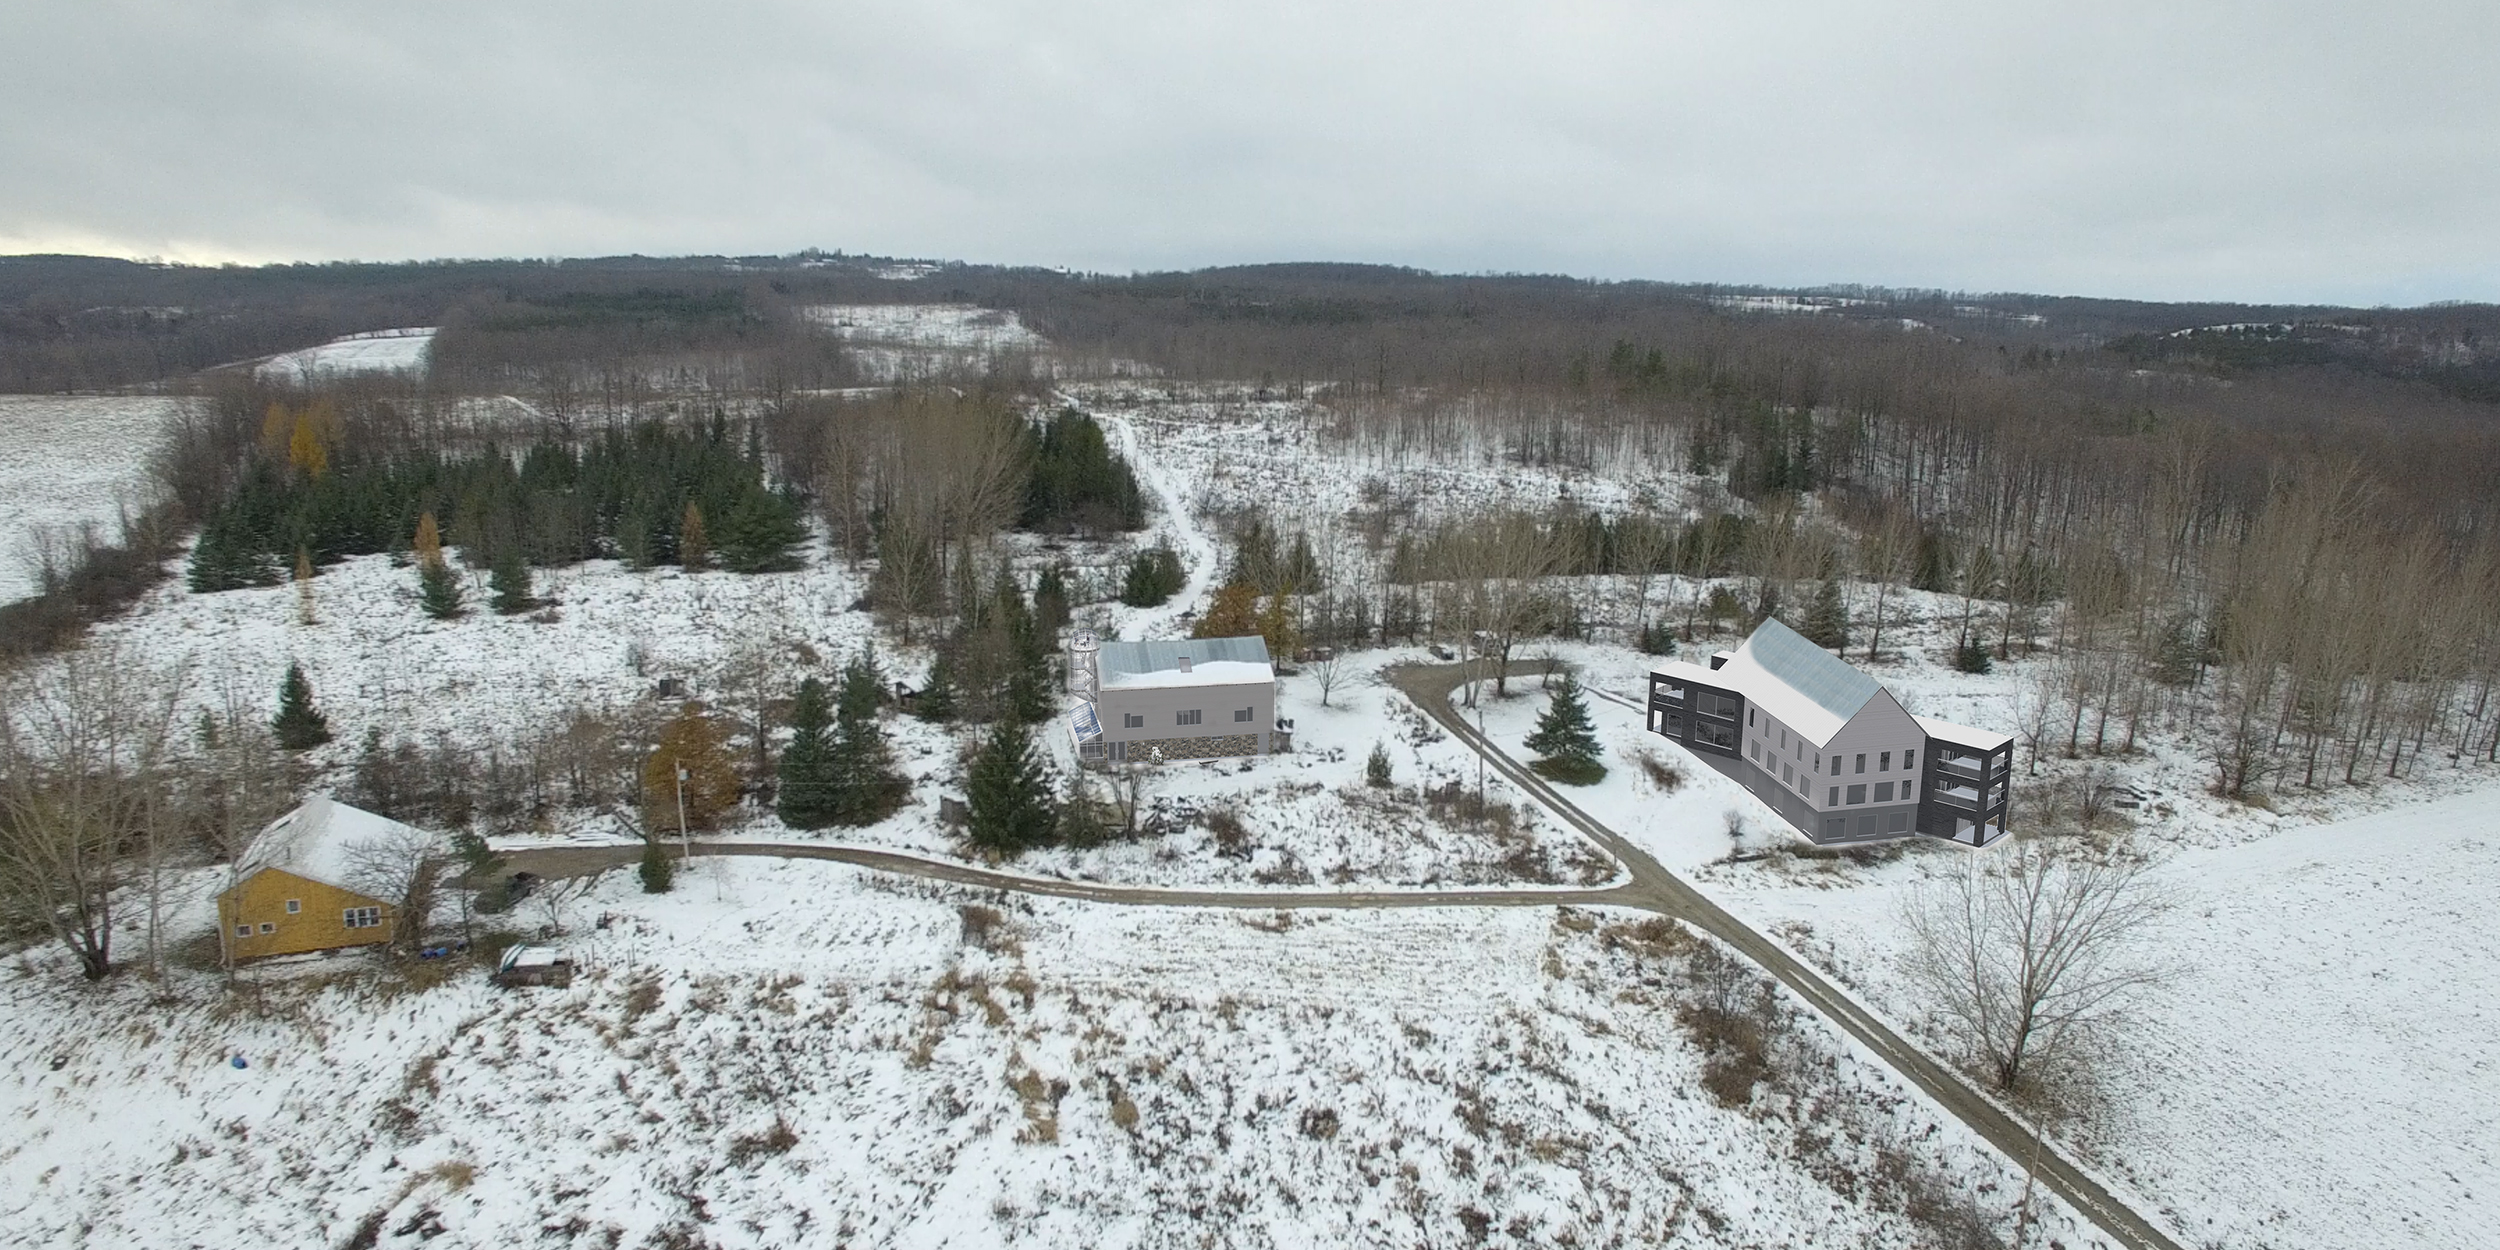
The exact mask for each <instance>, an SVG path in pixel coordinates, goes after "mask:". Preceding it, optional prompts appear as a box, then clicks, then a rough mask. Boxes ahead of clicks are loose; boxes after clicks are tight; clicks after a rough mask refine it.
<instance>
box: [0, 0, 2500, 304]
mask: <svg viewBox="0 0 2500 1250" xmlns="http://www.w3.org/2000/svg"><path fill="white" fill-rule="evenodd" d="M2494 47H2500V10H2495V9H2493V8H2492V7H2490V6H2486V5H2473V4H2451V5H2388V6H2344V7H2338V8H2327V7H2324V6H2291V5H2271V6H2255V5H2250V6H2239V5H2227V6H2180V5H2176V4H2162V5H2154V4H2096V5H2090V6H2080V5H2078V6H2072V7H2069V8H2065V9H2058V10H2047V9H2042V8H2040V7H2038V6H2021V5H2004V4H1929V5H1923V6H1919V7H1918V8H1916V9H1915V10H1910V9H1902V8H1898V7H1893V6H1869V5H1863V4H1846V3H1796V2H1790V3H1780V2H1778V0H1763V2H1758V3H1747V4H1739V3H1689V2H1687V3H1599V2H1588V3H1573V2H1569V0H1565V2H1562V3H1549V4H1488V3H1466V2H1464V0H1458V2H1453V3H1443V4H1400V5H1385V4H1373V5H1349V4H1281V5H1256V6H1251V5H1231V6H1222V5H1211V4H1187V3H1134V4H1117V3H1103V4H1088V3H1059V4H1041V3H1014V2H1012V0H987V2H980V3H961V4H906V3H886V4H745V5H720V6H709V5H685V4H669V5H660V4H636V3H604V4H594V3H577V2H563V0H538V2H531V0H506V2H505V3H500V4H483V3H465V2H462V0H438V2H434V3H425V4H395V5H385V4H375V3H335V2H334V3H242V2H238V0H223V2H220V0H192V2H189V3H136V2H123V3H113V2H110V0H89V2H85V3H77V4H35V3H27V2H23V0H0V110H5V112H0V116H5V117H6V119H7V120H6V121H5V122H0V249H28V248H38V247H42V248H49V247H81V248H109V249H114V250H122V251H128V252H134V253H140V254H150V253H170V254H177V255H190V256H196V257H203V258H216V257H220V256H229V255H231V256H238V257H244V258H255V259H282V258H284V259H292V258H309V259H319V258H334V257H364V258H397V257H414V256H435V255H469V256H474V255H546V254H576V255H578V254H585V253H596V252H611V251H643V252H682V251H729V252H779V251H789V250H794V249H797V248H800V247H805V246H826V247H845V248H851V249H864V250H874V251H880V252H890V253H899V254H922V255H940V256H953V257H962V258H967V259H977V260H1000V261H1020V262H1032V263H1043V264H1065V265H1072V266H1079V267H1086V268H1100V269H1112V270H1127V269H1132V268H1146V267H1163V266H1182V265H1198V264H1209V263H1222V262H1231V261H1247V260H1274V259H1347V260H1378V261H1389V262H1399V263H1408V264H1418V265H1425V266H1430V267H1435V268H1445V269H1458V270H1480V269H1549V270H1563V271H1568V272H1574V273H1583V274H1590V275H1597V276H1607V277H1635V276H1638V277H1659V278H1670V279H1690V280H1725V281H1759V282H1772V283H1813V282H1824V281H1863V282H1881V283H1893V284H1902V285H1939V286H1953V287H1963V288H1983V289H2029V290H2049V291H2074V292H2085V293H2096V294H2127V295H2142V296H2149V297H2224V298H2249V299H2303V300H2337V301H2355V302H2380V301H2386V302H2411V301H2417V300H2425V299H2435V298H2487V299H2488V298H2500V232H2495V231H2494V230H2493V229H2492V228H2491V227H2492V225H2493V223H2494V222H2500V159H2495V158H2500V76H2495V75H2493V74H2492V73H2490V72H2489V60H2490V55H2491V51H2490V50H2491V49H2492V48H2494Z"/></svg>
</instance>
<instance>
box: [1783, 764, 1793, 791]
mask: <svg viewBox="0 0 2500 1250" xmlns="http://www.w3.org/2000/svg"><path fill="white" fill-rule="evenodd" d="M1780 784H1781V785H1784V786H1793V785H1795V784H1797V770H1796V769H1793V768H1790V767H1789V766H1788V765H1786V764H1782V765H1780Z"/></svg>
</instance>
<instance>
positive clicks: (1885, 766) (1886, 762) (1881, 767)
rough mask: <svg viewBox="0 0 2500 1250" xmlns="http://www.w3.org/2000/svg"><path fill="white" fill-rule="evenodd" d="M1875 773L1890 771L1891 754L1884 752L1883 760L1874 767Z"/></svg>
mask: <svg viewBox="0 0 2500 1250" xmlns="http://www.w3.org/2000/svg"><path fill="white" fill-rule="evenodd" d="M1875 771H1876V772H1879V773H1888V772H1891V771H1892V752H1890V751H1886V752H1884V756H1883V758H1882V759H1881V760H1879V761H1878V762H1877V763H1876V765H1875Z"/></svg>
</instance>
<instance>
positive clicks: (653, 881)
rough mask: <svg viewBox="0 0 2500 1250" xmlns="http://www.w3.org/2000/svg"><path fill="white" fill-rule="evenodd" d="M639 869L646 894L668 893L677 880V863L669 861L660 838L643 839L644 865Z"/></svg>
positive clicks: (643, 890)
mask: <svg viewBox="0 0 2500 1250" xmlns="http://www.w3.org/2000/svg"><path fill="white" fill-rule="evenodd" d="M637 871H638V873H639V875H640V876H641V877H642V892H643V893H645V894H666V893H668V891H669V887H670V886H671V885H673V884H675V883H676V881H677V865H675V864H673V863H671V862H669V858H668V852H667V851H666V850H663V849H661V846H660V840H659V839H658V838H645V839H643V842H642V867H641V868H640V869H638V870H637Z"/></svg>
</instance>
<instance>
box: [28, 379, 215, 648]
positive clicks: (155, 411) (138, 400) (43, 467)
mask: <svg viewBox="0 0 2500 1250" xmlns="http://www.w3.org/2000/svg"><path fill="white" fill-rule="evenodd" d="M184 402H185V401H183V400H181V399H178V398H174V397H171V396H162V395H0V603H6V602H8V601H10V600H12V599H22V598H25V597H26V596H28V595H31V594H34V593H35V592H36V591H37V590H39V589H41V586H40V585H39V584H38V582H37V581H36V572H35V569H34V568H33V566H32V563H31V562H32V561H33V559H34V557H35V552H36V550H37V547H38V544H39V543H40V542H41V541H42V538H43V535H45V534H46V533H66V532H69V531H73V530H75V529H76V528H77V527H78V526H80V525H83V524H94V525H98V526H101V527H103V536H104V537H106V538H108V539H109V538H113V537H115V534H114V533H113V525H114V522H115V521H117V520H118V519H119V518H120V516H121V514H122V512H123V510H124V509H125V508H127V509H128V510H129V511H131V512H134V513H135V512H137V511H138V510H139V509H140V508H141V507H143V506H145V505H146V504H147V503H148V502H149V501H150V500H151V499H152V498H153V495H154V487H153V484H152V483H151V482H150V481H149V479H148V472H147V460H148V455H149V453H150V452H151V451H152V450H153V449H154V448H155V447H156V444H157V440H158V438H159V436H160V434H161V432H162V431H163V430H164V428H165V424H166V422H167V421H168V420H170V419H171V418H172V417H173V416H174V414H176V413H178V412H180V411H181V410H182V405H183V403H184Z"/></svg>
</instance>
